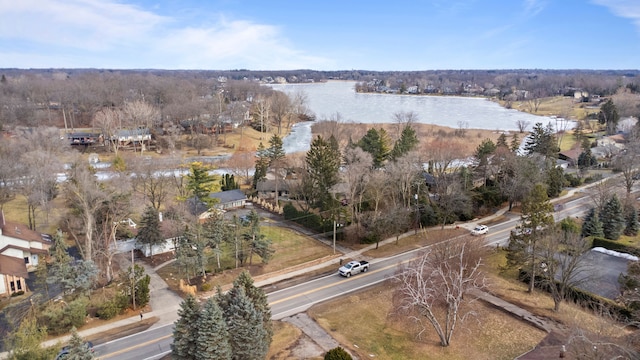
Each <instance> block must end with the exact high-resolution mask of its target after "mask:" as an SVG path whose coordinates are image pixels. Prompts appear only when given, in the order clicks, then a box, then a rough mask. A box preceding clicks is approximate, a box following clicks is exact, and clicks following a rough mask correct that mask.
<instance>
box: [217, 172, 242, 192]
mask: <svg viewBox="0 0 640 360" xmlns="http://www.w3.org/2000/svg"><path fill="white" fill-rule="evenodd" d="M235 189H240V184H238V183H236V179H235V177H234V176H233V174H231V175H229V174H224V176H223V177H222V179H221V180H220V190H221V191H228V190H235Z"/></svg>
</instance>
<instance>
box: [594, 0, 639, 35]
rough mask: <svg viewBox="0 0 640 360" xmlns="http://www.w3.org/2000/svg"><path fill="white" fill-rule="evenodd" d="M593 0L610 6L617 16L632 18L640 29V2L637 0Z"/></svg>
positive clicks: (607, 6)
mask: <svg viewBox="0 0 640 360" xmlns="http://www.w3.org/2000/svg"><path fill="white" fill-rule="evenodd" d="M592 2H593V3H594V4H597V5H601V6H604V7H606V8H608V9H609V11H611V12H612V13H613V14H614V15H616V16H619V17H622V18H626V19H631V20H632V21H633V23H634V24H635V25H636V27H637V28H638V31H640V2H638V1H637V0H592Z"/></svg>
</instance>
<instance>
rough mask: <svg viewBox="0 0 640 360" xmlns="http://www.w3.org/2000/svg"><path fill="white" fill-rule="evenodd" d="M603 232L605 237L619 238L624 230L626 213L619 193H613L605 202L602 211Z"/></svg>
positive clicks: (610, 238)
mask: <svg viewBox="0 0 640 360" xmlns="http://www.w3.org/2000/svg"><path fill="white" fill-rule="evenodd" d="M600 219H601V220H602V232H603V233H604V237H605V239H609V240H618V239H619V238H620V235H622V231H623V230H624V225H625V221H624V213H623V211H622V204H621V203H620V200H619V199H618V196H617V195H615V194H614V195H613V196H612V197H611V198H610V199H609V200H608V201H607V202H606V203H605V204H604V209H602V213H601V214H600Z"/></svg>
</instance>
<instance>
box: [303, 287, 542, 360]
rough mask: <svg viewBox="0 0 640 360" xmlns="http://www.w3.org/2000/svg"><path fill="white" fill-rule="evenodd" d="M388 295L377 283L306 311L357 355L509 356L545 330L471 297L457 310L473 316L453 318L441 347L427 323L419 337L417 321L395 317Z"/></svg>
mask: <svg viewBox="0 0 640 360" xmlns="http://www.w3.org/2000/svg"><path fill="white" fill-rule="evenodd" d="M392 295H393V290H392V288H391V287H389V286H388V285H386V284H381V285H379V286H376V287H374V288H371V289H368V290H366V291H362V292H358V293H355V294H353V295H350V296H347V297H343V298H340V299H337V300H334V301H330V302H327V303H323V304H320V305H316V306H314V307H313V308H311V309H310V310H309V311H308V313H309V315H310V316H311V317H312V318H314V319H315V320H316V321H317V322H318V324H320V326H322V327H323V328H324V329H325V330H326V331H327V332H328V333H329V334H331V335H332V336H333V337H334V338H335V339H336V340H338V342H340V343H341V344H343V346H344V347H346V348H348V349H349V351H351V352H352V353H353V354H355V355H356V356H358V358H360V359H366V358H375V359H397V360H404V359H453V360H455V359H460V360H462V359H513V358H514V357H516V356H518V355H521V354H522V353H524V352H526V351H528V350H530V349H531V348H533V347H534V346H535V345H536V344H538V343H539V342H540V340H542V339H543V338H544V337H545V336H546V333H545V332H544V331H541V330H538V329H536V328H534V327H532V326H529V325H528V324H527V323H525V322H523V321H521V320H519V319H517V318H514V317H512V316H511V315H509V314H506V313H504V312H502V311H500V310H497V309H495V308H493V307H490V306H488V305H486V304H484V303H482V302H473V303H470V304H468V305H467V306H465V307H464V308H463V309H462V311H464V312H467V313H469V312H473V313H475V316H470V317H468V318H467V319H466V321H464V322H463V323H458V326H457V328H456V331H455V332H454V335H453V338H452V341H451V346H449V347H446V348H445V347H442V346H440V343H439V340H438V337H437V335H436V334H435V332H434V331H433V329H432V328H431V327H427V328H425V331H424V332H423V333H422V334H421V336H420V337H418V336H417V335H418V333H419V332H420V330H421V328H420V326H419V324H417V323H415V322H412V321H411V320H410V319H407V318H402V317H396V316H395V315H394V314H393V313H394V311H393V307H392V301H391V298H392ZM424 324H425V326H427V324H426V321H424Z"/></svg>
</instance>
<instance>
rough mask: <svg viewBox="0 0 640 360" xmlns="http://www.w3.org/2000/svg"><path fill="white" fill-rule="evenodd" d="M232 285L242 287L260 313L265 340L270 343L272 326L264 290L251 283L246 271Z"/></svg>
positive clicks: (251, 280)
mask: <svg viewBox="0 0 640 360" xmlns="http://www.w3.org/2000/svg"><path fill="white" fill-rule="evenodd" d="M233 286H234V287H237V288H242V289H244V292H245V294H246V295H247V297H248V298H249V299H250V300H251V303H253V306H254V307H255V308H256V310H257V311H258V312H259V313H260V314H262V323H263V325H264V328H265V330H266V332H267V334H266V335H267V336H266V338H265V342H266V343H267V344H271V338H272V337H273V326H272V325H271V308H270V307H269V300H268V299H267V294H266V293H265V292H264V290H262V289H260V288H257V287H256V286H255V285H254V284H253V278H251V274H249V272H248V271H243V272H241V273H240V275H238V277H237V278H236V279H235V281H234V282H233Z"/></svg>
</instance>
